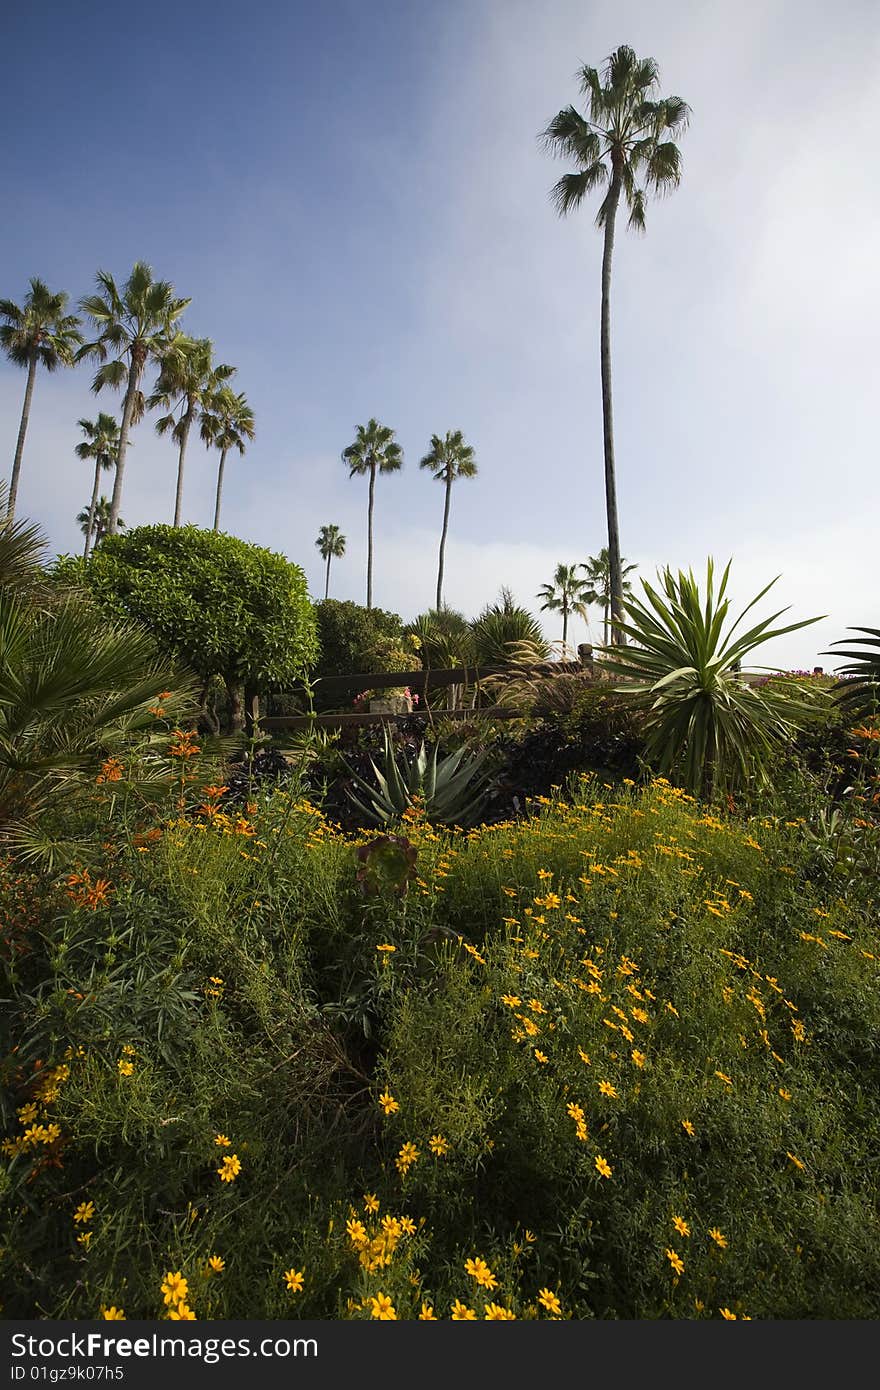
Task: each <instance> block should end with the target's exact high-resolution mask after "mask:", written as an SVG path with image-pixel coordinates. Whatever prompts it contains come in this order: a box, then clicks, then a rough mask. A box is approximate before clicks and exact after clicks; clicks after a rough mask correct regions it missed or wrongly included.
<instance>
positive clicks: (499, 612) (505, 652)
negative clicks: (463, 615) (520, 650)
mask: <svg viewBox="0 0 880 1390" xmlns="http://www.w3.org/2000/svg"><path fill="white" fill-rule="evenodd" d="M471 634H472V637H473V644H474V654H475V656H476V659H477V663H478V665H480V666H507V665H509V664H510V661H511V659H512V657H511V649H512V647H513V645H514V644H516V643H520V642H532V643H534V645H535V646H536V647H537V648H539V649H540V650H541V651H542V652H543V657H544V659H545V660H546V657H547V653H548V651H549V650H550V647H549V643H548V642H546V641H545V638H544V633H543V631H542V629H541V624H540V623H539V622H538V620H537V618H535V617H534V616H533V615H532V614H531V613H530V612H529V611H528V609H527V608H522V607H521V606H520V605H519V604H518V603H516V602H514V598H513V594H512V593H511V592H510V590H509V589H506V588H503V589H502V590H501V597H500V599H499V600H498V602H496V603H490V604H487V606H486V607H485V608H484V609H483V611H482V613H480V614H479V615H478V616H477V617H476V618H474V620H473V622H472V623H471Z"/></svg>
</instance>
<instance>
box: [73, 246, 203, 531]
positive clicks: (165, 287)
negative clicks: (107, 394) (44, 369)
mask: <svg viewBox="0 0 880 1390" xmlns="http://www.w3.org/2000/svg"><path fill="white" fill-rule="evenodd" d="M97 280H98V289H99V291H100V293H98V294H92V295H86V297H85V298H84V299H82V300H81V301H80V308H81V309H82V311H83V313H84V314H86V315H87V317H88V318H89V319H90V320H91V322H92V324H93V325H94V328H95V331H96V333H97V335H98V336H97V337H96V338H95V340H94V341H93V342H91V343H86V344H84V346H83V347H81V348H80V350H79V352H78V353H77V360H79V359H80V358H82V357H97V358H98V359H99V360H100V362H101V364H102V365H101V366H100V367H99V368H98V371H97V372H96V374H95V379H94V381H93V382H92V390H93V391H95V392H98V391H102V390H103V389H104V387H105V386H110V387H112V388H113V389H114V390H119V389H120V388H124V390H125V396H124V400H123V406H122V423H121V424H120V426H119V450H118V453H117V455H116V477H115V479H114V482H113V496H112V498H111V502H110V517H109V532H108V534H109V535H111V536H112V535H113V534H114V533H115V531H116V528H117V525H118V522H119V507H120V503H121V501H122V481H123V478H124V476H125V454H126V450H127V448H128V436H129V434H130V432H131V428H132V425H134V424H136V423H137V422H138V420H140V419H141V417H142V416H143V413H144V409H145V402H144V394H143V391H142V389H141V384H142V382H143V377H144V370H145V368H146V366H147V363H148V362H149V361H151V360H160V359H161V356H162V353H163V352H164V351H165V349H166V348H167V346H168V343H169V341H170V340H171V338H172V336H173V334H174V325H175V324H176V322H177V320H178V319H179V318H180V316H181V314H182V313H183V311H184V309H185V308H186V306H187V305H188V304H189V302H190V301H189V300H188V299H178V298H176V296H175V294H174V286H173V285H171V284H169V282H168V281H167V280H154V279H153V272H152V269H151V268H150V266H148V265H146V264H145V262H144V261H137V262H136V263H135V265H134V267H133V269H132V272H131V274H130V275H129V277H128V279H127V280H126V282H125V284H124V285H123V286H122V289H119V287H118V286H117V284H116V281H115V280H114V279H113V276H112V275H110V274H109V273H108V272H107V271H106V270H99V271H98V276H97ZM108 358H109V359H110V360H109V361H108Z"/></svg>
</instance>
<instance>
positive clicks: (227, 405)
mask: <svg viewBox="0 0 880 1390" xmlns="http://www.w3.org/2000/svg"><path fill="white" fill-rule="evenodd" d="M255 433H256V426H255V423H254V412H253V411H252V410H251V408H250V406H249V405H248V403H247V397H246V396H245V395H244V393H243V392H239V393H238V394H236V393H235V392H234V391H233V390H232V388H231V387H229V386H224V385H222V383H221V382H220V381H219V380H218V381H217V382H216V384H215V386H214V387H213V388H212V389H209V390H208V392H207V393H206V397H205V401H204V405H203V408H202V416H201V435H202V439H203V440H204V441H205V444H206V445H208V446H209V447H210V446H211V445H213V446H214V448H215V449H219V450H220V463H219V466H218V468H217V496H216V500H215V502H214V530H215V531H219V530H220V503H221V501H222V498H223V473H224V470H225V468H226V455H227V454H228V453H229V450H230V449H237V450H238V452H239V453H240V454H241V455H242V456H244V451H245V449H246V447H247V445H246V443H245V440H248V439H253V437H254V434H255Z"/></svg>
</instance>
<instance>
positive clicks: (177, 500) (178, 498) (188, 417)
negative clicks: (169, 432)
mask: <svg viewBox="0 0 880 1390" xmlns="http://www.w3.org/2000/svg"><path fill="white" fill-rule="evenodd" d="M191 424H192V410H191V409H190V410H188V411H187V412H186V414H185V415H184V417H183V429H182V432H181V435H180V452H179V453H178V455H177V492H176V493H175V495H174V525H175V526H179V525H180V509H181V506H182V505H183V461H184V458H185V457H186V444H187V440H188V439H189V427H190V425H191Z"/></svg>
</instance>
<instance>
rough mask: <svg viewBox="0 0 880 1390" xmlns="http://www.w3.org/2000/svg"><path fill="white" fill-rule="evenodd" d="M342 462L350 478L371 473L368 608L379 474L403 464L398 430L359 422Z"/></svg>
mask: <svg viewBox="0 0 880 1390" xmlns="http://www.w3.org/2000/svg"><path fill="white" fill-rule="evenodd" d="M342 461H343V463H347V464H348V470H349V472H348V476H349V477H350V478H353V477H355V475H356V474H357V475H358V476H363V474H365V473H366V474H367V475H368V476H369V479H370V497H369V504H368V508H367V607H368V608H372V606H373V493H374V489H375V486H376V474H377V473H396V472H397V471H398V469H400V468H402V467H403V450H402V449H401V447H400V445H399V444H398V443H397V440H396V439H395V438H394V430H392V429H390V428H389V427H388V425H380V424H379V422H378V420H373V419H371V420H368V421H367V423H366V425H358V427H357V435H356V437H355V440H354V442H353V443H352V444H349V445H348V447H347V448H346V449H343V451H342Z"/></svg>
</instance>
